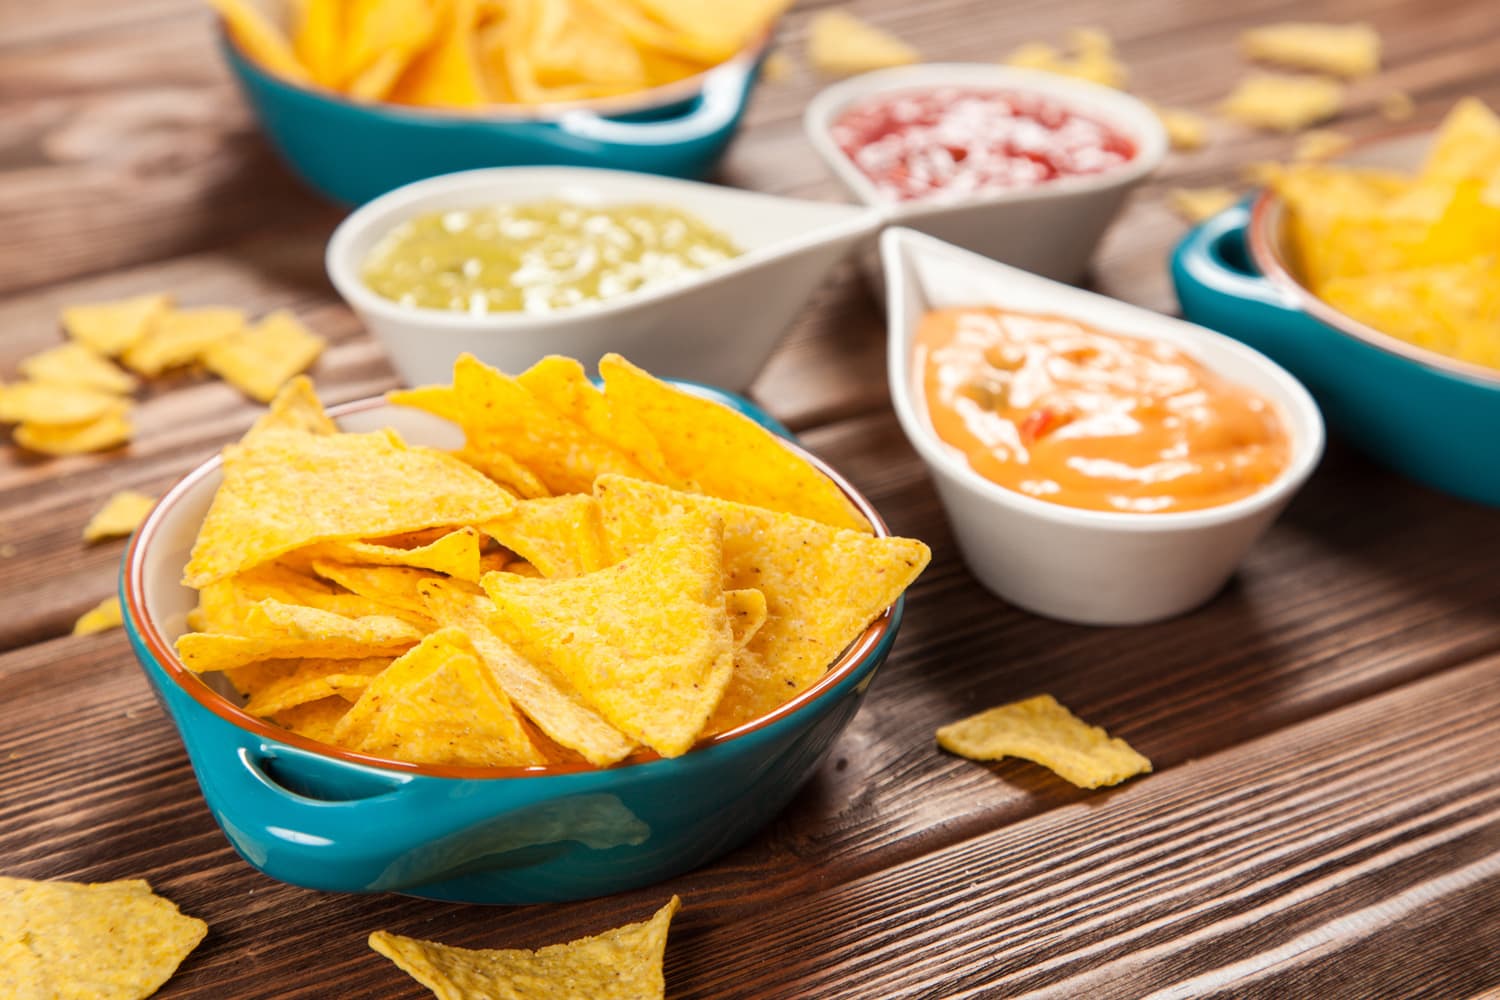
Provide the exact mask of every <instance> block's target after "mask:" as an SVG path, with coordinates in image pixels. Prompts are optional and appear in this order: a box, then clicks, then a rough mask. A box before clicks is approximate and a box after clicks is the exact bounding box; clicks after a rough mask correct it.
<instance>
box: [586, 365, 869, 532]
mask: <svg viewBox="0 0 1500 1000" xmlns="http://www.w3.org/2000/svg"><path fill="white" fill-rule="evenodd" d="M599 371H600V373H601V374H603V376H604V386H605V394H606V395H608V396H613V397H614V398H615V400H616V403H617V405H618V406H619V407H620V408H621V409H622V410H624V411H626V412H629V413H632V414H634V415H635V417H636V418H637V419H639V420H640V421H641V423H643V424H644V425H645V426H646V428H647V429H648V430H650V431H651V433H652V434H653V435H655V437H656V439H657V441H659V442H660V444H661V449H662V455H663V457H664V458H665V459H666V462H667V465H668V466H669V467H671V468H672V470H673V471H674V472H675V473H676V474H677V476H678V477H679V482H678V483H677V485H687V484H688V483H691V484H693V485H694V488H695V489H696V490H697V491H699V492H702V493H705V494H707V495H708V496H712V497H719V498H720V499H724V500H735V501H738V502H740V503H746V504H753V505H754V506H757V507H765V508H768V509H770V510H777V511H782V512H783V513H787V514H796V515H798V516H799V517H809V518H812V519H813V520H815V521H822V522H823V523H824V524H830V525H833V526H834V527H838V528H850V529H853V530H855V531H864V532H868V531H869V530H870V524H869V522H868V521H866V520H865V518H864V515H862V514H861V513H860V512H859V511H858V510H857V509H856V508H855V506H854V504H853V503H851V502H850V500H849V498H848V497H847V496H846V495H845V494H844V491H843V490H841V489H839V487H838V485H837V484H836V483H835V482H834V481H833V480H832V479H829V478H828V477H827V476H826V475H824V474H823V473H822V472H820V471H819V470H818V469H817V468H816V467H815V466H813V465H812V464H811V463H810V462H808V461H807V459H805V458H803V457H802V456H801V455H798V454H797V453H796V452H794V451H792V450H791V449H790V448H788V447H787V446H786V443H785V442H784V441H782V440H781V439H780V438H778V437H777V436H776V435H775V434H772V433H771V432H770V431H768V430H766V429H765V428H764V427H762V426H760V425H759V424H757V423H756V422H755V421H753V420H751V419H750V418H749V417H746V416H743V415H742V414H739V413H735V412H734V411H733V410H731V409H729V408H728V407H726V406H723V405H720V404H719V403H716V402H714V401H712V400H709V399H704V398H703V397H701V396H695V395H693V394H692V393H689V392H685V391H683V390H681V389H677V388H675V387H673V386H670V385H668V384H666V383H665V382H662V381H661V380H659V379H657V378H654V377H652V376H651V375H649V374H647V373H646V372H644V371H642V370H641V369H639V368H637V367H635V366H634V365H632V364H631V363H630V362H628V361H626V360H625V359H624V358H622V357H620V356H619V355H618V354H607V355H605V356H604V358H603V359H601V360H600V362H599ZM608 471H611V470H606V469H601V470H600V473H601V474H603V473H606V472H608ZM637 478H642V477H637Z"/></svg>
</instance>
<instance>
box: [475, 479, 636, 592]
mask: <svg viewBox="0 0 1500 1000" xmlns="http://www.w3.org/2000/svg"><path fill="white" fill-rule="evenodd" d="M479 530H480V531H483V532H484V533H485V534H486V535H489V536H490V537H491V538H493V539H495V541H497V542H499V543H500V544H501V545H503V546H505V547H506V548H508V549H510V550H511V551H512V552H514V553H516V554H517V555H519V556H521V557H522V558H524V559H525V560H527V561H528V562H530V563H531V564H532V565H533V566H535V567H536V568H537V570H539V571H540V572H541V574H542V576H546V577H558V578H565V577H572V576H580V575H582V574H584V573H592V572H594V571H595V570H599V569H603V568H604V567H606V566H608V565H610V563H611V562H612V560H611V559H610V558H609V553H608V552H607V551H606V549H605V545H604V535H603V532H602V530H601V528H600V524H599V505H598V503H597V502H595V500H594V498H593V497H592V496H589V495H588V494H587V493H571V494H568V495H567V496H560V497H544V498H541V499H537V500H522V501H520V502H518V503H517V504H516V505H515V506H514V507H512V508H511V509H510V511H509V512H508V513H506V514H505V515H504V516H502V517H498V518H495V519H493V520H490V521H485V522H484V523H483V524H481V525H479Z"/></svg>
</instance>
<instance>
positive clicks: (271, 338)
mask: <svg viewBox="0 0 1500 1000" xmlns="http://www.w3.org/2000/svg"><path fill="white" fill-rule="evenodd" d="M323 343H324V341H323V338H322V337H319V336H316V335H315V334H313V333H310V332H308V330H307V328H306V327H305V326H303V325H302V324H301V323H299V322H298V321H297V317H295V316H293V315H292V314H291V313H289V312H287V311H285V310H281V311H278V312H273V313H271V315H269V316H267V317H266V318H265V319H263V320H261V321H260V322H259V323H257V324H255V325H254V326H252V327H247V328H244V329H241V330H237V331H236V332H234V333H231V334H230V335H229V336H227V337H225V338H224V339H222V340H220V341H218V342H216V343H214V344H212V345H210V346H209V348H208V349H207V350H206V351H204V352H203V363H204V364H205V365H206V366H207V367H208V370H209V371H211V372H213V373H214V374H215V375H218V376H219V377H220V378H222V379H224V381H226V382H228V383H230V384H231V385H233V386H234V387H235V388H237V389H239V390H240V391H241V392H243V393H244V394H245V395H247V396H249V397H250V398H252V399H257V400H260V401H261V402H262V403H268V402H270V401H271V399H272V397H274V396H275V395H276V393H278V392H279V391H281V387H282V386H284V385H286V383H287V382H288V381H289V380H290V379H291V378H292V376H294V375H297V374H299V373H300V372H302V371H304V370H305V369H306V368H307V367H308V366H309V365H311V364H312V363H313V362H314V361H316V360H317V358H318V355H319V354H321V353H322V352H323Z"/></svg>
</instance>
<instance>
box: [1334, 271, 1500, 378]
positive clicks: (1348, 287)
mask: <svg viewBox="0 0 1500 1000" xmlns="http://www.w3.org/2000/svg"><path fill="white" fill-rule="evenodd" d="M1318 294H1319V295H1320V296H1321V297H1322V298H1323V299H1324V300H1325V301H1326V302H1328V304H1329V305H1331V306H1333V307H1334V308H1335V309H1338V310H1339V311H1341V312H1344V313H1347V314H1348V315H1350V316H1353V317H1354V318H1355V319H1358V320H1360V321H1362V322H1364V323H1368V324H1369V325H1370V326H1371V327H1374V328H1375V329H1377V330H1380V331H1381V332H1383V333H1389V334H1391V335H1393V336H1396V337H1400V338H1402V339H1403V340H1407V341H1410V342H1411V343H1414V344H1417V345H1418V346H1421V347H1426V348H1428V349H1430V350H1434V351H1440V352H1442V353H1444V354H1447V355H1450V356H1452V357H1457V358H1463V359H1465V360H1467V361H1472V362H1474V363H1475V364H1481V365H1489V366H1490V367H1492V368H1500V337H1496V336H1495V331H1496V330H1500V263H1497V260H1496V258H1495V256H1493V255H1490V256H1488V257H1476V258H1474V259H1472V260H1461V261H1457V262H1453V263H1447V264H1441V265H1437V266H1432V267H1414V268H1410V269H1408V270H1392V271H1380V272H1378V273H1374V274H1368V275H1348V276H1342V277H1337V278H1332V279H1330V280H1328V281H1327V282H1325V283H1324V284H1323V285H1322V286H1321V287H1320V288H1319V289H1318Z"/></svg>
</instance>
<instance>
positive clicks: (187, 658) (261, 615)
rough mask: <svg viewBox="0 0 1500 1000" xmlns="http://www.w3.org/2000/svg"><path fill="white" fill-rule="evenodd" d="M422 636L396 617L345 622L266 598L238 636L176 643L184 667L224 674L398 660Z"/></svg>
mask: <svg viewBox="0 0 1500 1000" xmlns="http://www.w3.org/2000/svg"><path fill="white" fill-rule="evenodd" d="M421 638H422V633H421V632H420V631H419V630H418V629H416V628H414V627H413V626H412V625H410V624H408V623H407V622H404V621H402V620H401V619H399V618H392V617H390V616H386V615H371V616H369V617H367V618H345V617H344V616H343V615H337V614H334V613H332V612H330V611H321V610H319V609H317V608H309V607H303V606H302V605H299V604H284V603H282V602H281V601H276V600H270V599H267V600H264V601H261V602H260V603H259V604H257V605H255V606H254V607H253V608H251V609H250V611H249V612H247V613H246V615H245V619H244V623H243V627H242V630H241V634H239V635H224V634H219V633H213V632H188V633H187V634H185V635H183V636H180V637H179V638H178V639H177V655H178V656H179V657H181V659H182V663H183V666H185V667H187V668H188V669H189V670H192V671H195V672H202V671H205V670H228V669H230V668H232V667H243V666H244V665H245V664H247V663H254V662H256V661H257V660H272V659H277V660H284V659H290V658H292V657H301V656H313V657H320V658H328V659H362V658H369V657H376V656H398V655H400V654H401V653H404V652H406V651H407V650H408V649H410V648H411V647H412V646H415V645H416V644H417V642H418V641H420V640H421Z"/></svg>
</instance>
